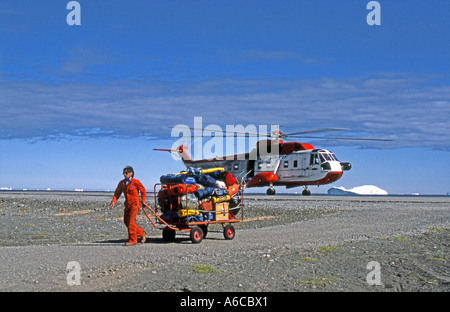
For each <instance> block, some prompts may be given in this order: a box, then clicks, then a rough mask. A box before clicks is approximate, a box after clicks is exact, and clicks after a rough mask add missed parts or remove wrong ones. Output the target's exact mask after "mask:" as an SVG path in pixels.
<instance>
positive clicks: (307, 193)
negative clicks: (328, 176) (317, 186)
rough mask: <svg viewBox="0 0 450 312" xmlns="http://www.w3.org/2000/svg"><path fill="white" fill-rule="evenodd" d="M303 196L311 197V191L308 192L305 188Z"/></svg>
mask: <svg viewBox="0 0 450 312" xmlns="http://www.w3.org/2000/svg"><path fill="white" fill-rule="evenodd" d="M302 195H303V196H309V195H311V191H310V190H308V189H307V188H305V189H304V190H303V192H302Z"/></svg>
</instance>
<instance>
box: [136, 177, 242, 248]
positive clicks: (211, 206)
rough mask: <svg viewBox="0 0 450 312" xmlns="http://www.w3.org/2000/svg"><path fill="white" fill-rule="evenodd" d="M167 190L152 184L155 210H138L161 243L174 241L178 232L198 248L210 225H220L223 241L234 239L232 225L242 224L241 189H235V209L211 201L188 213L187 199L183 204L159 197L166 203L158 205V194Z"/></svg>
mask: <svg viewBox="0 0 450 312" xmlns="http://www.w3.org/2000/svg"><path fill="white" fill-rule="evenodd" d="M170 186H171V184H162V183H156V184H155V186H154V194H155V195H154V196H155V206H154V207H155V209H153V208H151V207H150V206H148V205H146V204H145V205H144V206H143V207H142V209H143V211H144V213H145V215H146V216H147V218H148V219H149V220H150V222H151V223H152V224H153V226H154V227H155V228H157V229H160V230H162V238H163V240H164V241H166V242H171V241H174V240H175V235H176V232H177V231H181V232H189V236H190V239H191V241H192V243H194V244H199V243H200V242H201V241H202V240H203V238H205V237H206V235H207V233H208V227H209V225H210V224H219V225H221V226H222V229H223V236H224V238H225V239H226V240H232V239H233V238H234V236H235V234H236V229H235V227H234V226H233V223H236V222H241V221H243V220H244V192H243V186H242V185H239V192H240V201H239V203H238V204H237V206H236V207H232V208H230V203H229V202H228V201H226V199H227V198H220V197H211V199H210V200H208V201H203V202H202V204H200V205H199V207H198V209H190V208H189V202H188V199H187V197H186V200H182V199H181V197H182V195H177V196H166V197H163V200H166V202H165V203H164V205H161V202H160V201H161V197H159V196H158V195H159V194H160V193H159V192H160V191H161V190H163V189H168V188H170ZM145 208H148V209H149V210H150V211H151V214H152V215H153V216H152V217H150V216H149V214H148V213H147V211H146V209H145ZM239 213H240V215H239ZM238 215H239V218H238Z"/></svg>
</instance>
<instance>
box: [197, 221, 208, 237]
mask: <svg viewBox="0 0 450 312" xmlns="http://www.w3.org/2000/svg"><path fill="white" fill-rule="evenodd" d="M199 227H200V228H201V229H202V231H203V238H205V237H206V234H208V225H206V224H200V225H199Z"/></svg>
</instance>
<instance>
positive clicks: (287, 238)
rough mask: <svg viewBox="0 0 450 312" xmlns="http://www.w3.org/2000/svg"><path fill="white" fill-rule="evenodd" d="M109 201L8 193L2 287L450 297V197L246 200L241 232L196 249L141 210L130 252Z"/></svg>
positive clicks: (218, 231)
mask: <svg viewBox="0 0 450 312" xmlns="http://www.w3.org/2000/svg"><path fill="white" fill-rule="evenodd" d="M110 200H111V195H110V194H102V193H89V194H87V193H46V192H40V193H31V192H27V193H13V192H2V193H0V219H1V224H2V227H1V230H0V291H3V292H5V291H6V292H9V291H42V292H52V291H69V292H74V291H113V292H129V291H132V292H142V291H151V292H161V291H163V292H182V293H190V292H196V293H198V292H220V293H222V292H225V291H226V292H254V293H261V292H288V293H291V292H305V291H307V292H311V291H314V292H334V291H339V292H354V291H363V292H394V291H414V292H416V291H421V292H422V291H423V292H448V291H449V290H450V276H449V258H448V249H449V242H450V241H449V227H450V218H449V216H450V199H449V198H446V197H390V196H389V197H385V196H381V197H376V196H373V197H365V196H364V197H359V196H350V197H345V196H310V197H301V196H300V197H296V196H271V197H268V196H246V198H245V209H244V221H243V222H240V223H236V224H235V226H236V237H235V238H234V239H233V240H225V239H224V237H223V235H222V228H221V227H220V226H218V225H210V227H209V232H208V235H207V237H206V238H205V239H204V240H203V241H202V242H201V243H200V244H192V242H191V241H190V239H189V236H188V235H187V234H186V233H177V237H176V239H175V241H174V242H171V243H166V242H164V241H163V240H162V237H161V231H160V230H158V229H155V228H154V227H153V226H152V225H151V223H150V222H149V221H148V220H147V218H146V216H145V215H144V214H143V213H142V212H140V214H139V215H138V220H137V222H138V223H139V224H140V225H141V226H142V227H143V228H144V230H146V231H147V235H148V237H149V238H148V239H147V242H146V243H145V244H138V245H137V246H132V247H125V246H123V243H124V242H125V241H126V237H127V234H126V228H125V226H124V224H123V223H122V215H123V211H122V208H121V207H123V205H117V206H116V209H115V210H110V209H109V208H108V204H109V202H110ZM149 200H150V202H149V203H152V198H151V196H150V198H149ZM119 203H120V202H119ZM239 216H241V215H238V217H239ZM74 262H75V263H76V264H78V265H79V267H78V269H77V268H75V267H73V266H70V265H69V263H74ZM76 270H78V271H76ZM74 272H75V273H77V274H78V281H79V285H78V284H74V283H71V280H69V277H73V278H74V279H73V280H75V279H76V276H75V275H74Z"/></svg>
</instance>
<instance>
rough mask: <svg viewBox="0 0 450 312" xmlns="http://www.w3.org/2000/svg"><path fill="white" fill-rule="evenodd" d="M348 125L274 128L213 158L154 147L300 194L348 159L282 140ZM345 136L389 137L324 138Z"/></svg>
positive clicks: (338, 171) (330, 178)
mask: <svg viewBox="0 0 450 312" xmlns="http://www.w3.org/2000/svg"><path fill="white" fill-rule="evenodd" d="M345 130H347V129H340V128H326V129H318V130H310V131H303V132H295V133H290V134H283V133H282V132H281V131H278V130H276V131H273V132H272V133H270V134H267V135H266V137H268V138H269V139H267V140H260V141H258V142H257V144H256V147H255V148H254V149H253V150H252V151H250V152H249V153H245V154H236V155H231V156H226V157H219V158H218V157H216V158H212V159H202V160H192V159H191V157H190V156H189V154H188V153H187V152H186V146H184V145H180V146H179V147H178V148H177V149H155V150H158V151H168V152H172V153H175V154H176V155H178V156H179V157H180V158H181V159H182V161H183V163H184V164H185V166H186V167H187V168H188V167H193V168H202V169H209V168H217V167H221V168H224V169H225V170H226V171H228V172H231V173H232V174H233V175H234V176H235V177H236V178H237V179H238V180H241V181H243V182H244V183H246V187H247V188H248V187H268V189H267V192H266V193H267V195H275V189H274V186H285V187H286V188H293V187H298V186H302V187H303V188H304V189H303V192H302V194H303V195H310V194H311V191H310V190H309V189H308V186H309V185H325V184H329V183H332V182H335V181H337V180H339V179H340V178H341V177H342V174H343V172H344V171H348V170H350V169H351V164H350V163H349V162H341V161H339V160H338V159H337V157H336V156H335V155H334V154H333V153H332V152H331V151H329V150H326V149H316V148H315V147H314V146H313V145H311V144H309V143H300V142H284V140H283V139H285V138H288V137H301V138H316V139H324V137H311V136H308V137H306V136H304V135H305V134H311V133H317V132H328V131H345ZM326 139H347V140H371V141H390V140H388V139H366V138H336V137H335V138H326Z"/></svg>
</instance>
